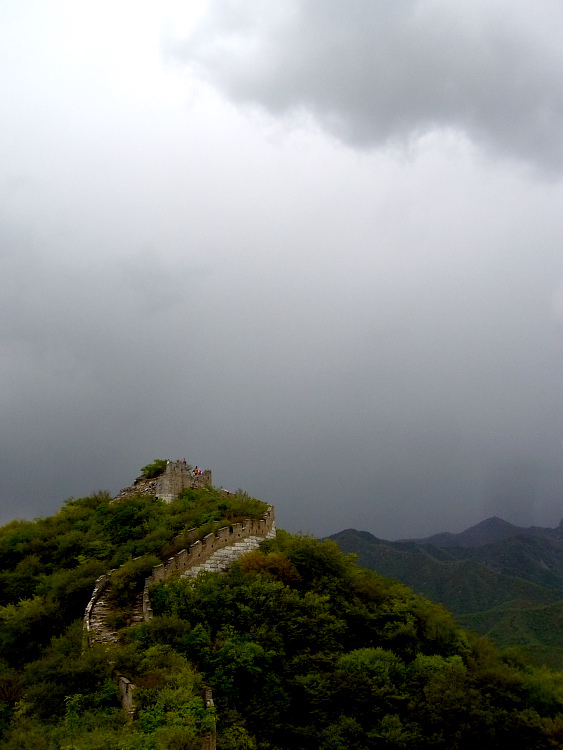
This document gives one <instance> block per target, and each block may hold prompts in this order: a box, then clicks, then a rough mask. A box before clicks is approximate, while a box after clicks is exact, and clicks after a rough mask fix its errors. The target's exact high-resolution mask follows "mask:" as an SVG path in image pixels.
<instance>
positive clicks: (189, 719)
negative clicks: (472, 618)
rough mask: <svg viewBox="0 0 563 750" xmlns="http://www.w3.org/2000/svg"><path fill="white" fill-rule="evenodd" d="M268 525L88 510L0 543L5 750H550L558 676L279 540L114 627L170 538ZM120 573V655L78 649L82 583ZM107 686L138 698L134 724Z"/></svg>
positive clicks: (174, 508)
mask: <svg viewBox="0 0 563 750" xmlns="http://www.w3.org/2000/svg"><path fill="white" fill-rule="evenodd" d="M264 508H265V505H264V504H263V503H260V502H259V501H257V500H255V499H253V498H250V497H248V495H246V494H245V493H243V492H239V493H237V494H236V495H233V496H231V497H230V498H225V496H224V494H222V493H221V492H220V491H217V490H215V489H213V488H212V487H207V488H205V489H198V490H186V491H185V492H183V493H182V494H181V496H180V497H179V498H178V500H176V501H174V502H172V503H170V504H169V505H165V504H163V503H161V502H159V501H157V500H156V499H155V498H154V497H151V496H142V495H135V494H132V495H128V496H126V497H124V498H123V499H120V500H118V501H112V500H111V498H109V496H108V495H107V494H104V493H98V494H96V495H93V496H91V497H86V498H80V499H77V500H71V501H68V502H67V503H66V504H65V506H64V507H63V508H62V510H61V511H60V512H59V513H58V514H57V515H55V516H53V517H51V518H47V519H39V520H37V521H33V522H28V521H25V522H24V521H15V522H13V523H11V524H8V525H7V526H5V527H3V528H2V529H1V530H0V570H1V573H0V575H1V576H2V578H1V581H2V588H1V591H2V597H3V599H2V602H1V606H0V732H1V739H0V747H2V750H28V749H29V750H60V749H61V748H69V749H70V748H75V749H76V750H102V749H103V750H200V748H201V747H202V736H203V735H205V734H206V733H207V732H209V730H210V729H212V728H213V725H215V722H216V729H217V743H218V744H217V746H218V748H219V750H239V749H240V750H243V748H246V749H247V750H248V749H250V750H252V749H253V748H254V749H256V750H295V749H301V748H302V749H303V750H305V749H306V750H313V749H315V750H318V749H320V750H358V749H359V748H365V750H371V749H372V748H373V749H374V750H375V749H376V748H377V749H379V748H409V749H410V748H414V749H416V748H420V749H421V750H422V749H425V748H443V749H444V750H456V749H458V748H459V749H460V750H461V749H462V748H467V749H468V750H469V748H474V747H475V746H476V745H478V746H480V747H482V748H485V749H486V748H491V749H492V748H501V747H502V748H505V747H511V748H517V749H520V748H521V749H522V750H523V749H524V748H529V749H530V750H531V749H532V748H534V750H535V749H536V748H540V749H541V748H560V747H562V746H563V675H561V674H560V673H555V672H549V671H547V670H545V669H536V668H533V667H531V666H529V665H527V664H526V663H525V660H523V659H522V658H521V657H520V656H519V655H518V653H517V652H515V651H513V650H512V651H508V652H505V653H500V652H499V651H497V650H496V649H495V648H494V647H493V646H492V645H491V644H490V643H489V642H488V641H487V640H484V639H481V638H479V637H476V636H472V635H470V634H467V633H465V632H464V631H463V630H461V629H460V628H459V627H458V626H457V625H456V624H455V623H454V621H453V619H452V617H451V616H450V615H449V614H448V612H447V611H446V610H444V609H443V608H442V607H440V606H438V605H436V604H433V603H431V602H430V601H429V600H427V599H424V598H422V597H420V596H417V595H416V594H414V593H413V591H412V590H411V589H409V588H407V587H406V586H404V585H402V584H399V583H396V582H392V581H389V580H386V579H384V578H382V577H381V576H379V575H378V574H376V573H374V572H372V571H368V570H366V569H363V568H360V567H358V566H357V565H356V563H355V561H354V559H353V558H352V557H350V556H346V555H345V554H343V553H342V552H341V551H340V550H339V549H338V547H337V546H336V544H335V543H334V542H332V541H324V542H321V541H318V540H315V539H313V538H310V537H303V536H292V535H289V534H287V533H285V532H278V534H277V537H276V538H275V539H272V540H268V541H265V542H263V543H262V545H261V548H260V549H259V550H257V551H254V552H251V553H249V554H247V555H246V556H244V557H242V558H241V559H240V560H239V562H236V563H234V564H233V565H232V567H231V569H230V570H229V571H228V572H227V573H223V574H219V573H200V574H199V575H198V576H197V577H195V578H185V577H184V578H182V577H179V576H176V577H175V576H172V577H171V578H169V579H167V580H166V581H163V582H161V583H159V584H157V585H156V586H154V587H153V589H152V591H151V598H152V606H153V609H154V612H155V616H154V618H153V619H152V620H151V621H150V622H145V623H141V624H135V625H131V624H130V623H129V621H128V617H127V613H128V606H129V604H130V601H131V596H132V595H134V594H135V592H136V591H138V588H139V581H141V582H142V579H143V576H144V574H145V572H146V570H148V569H150V566H151V565H152V564H153V562H154V560H155V559H156V560H160V559H166V558H167V557H168V556H169V555H170V554H171V553H172V552H174V551H176V549H175V548H176V546H177V545H178V544H179V543H180V541H179V539H181V537H180V538H178V534H180V533H181V532H182V531H183V530H184V529H186V528H188V527H193V526H194V525H195V526H198V527H199V528H200V532H201V534H202V535H203V534H206V533H208V532H209V531H210V529H214V528H216V527H218V526H219V525H223V526H224V525H225V524H232V523H237V522H238V520H239V519H241V518H244V517H255V518H258V517H260V516H261V515H262V513H263V512H264ZM139 556H140V557H139ZM136 557H137V558H139V559H137V560H134V558H136ZM121 564H122V565H123V567H122V568H121V571H120V576H119V577H118V578H117V579H116V580H118V581H119V586H120V590H119V591H118V592H117V593H118V594H119V596H116V597H115V602H114V604H115V608H116V615H115V621H116V627H117V628H118V635H119V639H118V642H117V643H115V644H112V645H110V646H94V647H88V646H86V645H85V641H84V638H83V632H82V619H81V618H82V615H83V612H84V608H85V606H86V604H87V602H88V600H89V597H90V595H91V591H92V587H93V584H94V580H95V578H96V577H97V576H98V575H99V573H100V572H104V571H106V570H107V569H108V568H110V567H116V566H118V565H121ZM116 673H121V674H124V675H126V676H127V677H128V678H129V679H130V680H131V681H132V682H133V683H134V684H135V688H134V700H135V704H136V713H135V716H134V717H133V718H132V719H131V718H129V717H128V716H127V715H126V714H125V712H124V711H123V709H122V708H121V707H120V704H119V701H118V698H117V692H116V686H115V675H116ZM204 686H209V687H211V688H212V690H213V698H214V701H215V707H216V709H215V710H216V712H215V713H214V712H212V711H209V710H207V709H206V706H205V702H204V697H203V696H204V692H203V688H204Z"/></svg>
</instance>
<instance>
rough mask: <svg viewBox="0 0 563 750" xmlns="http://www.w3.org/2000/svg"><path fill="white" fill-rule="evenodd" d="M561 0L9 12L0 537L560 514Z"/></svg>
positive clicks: (3, 130)
mask: <svg viewBox="0 0 563 750" xmlns="http://www.w3.org/2000/svg"><path fill="white" fill-rule="evenodd" d="M562 34H563V5H562V4H561V3H560V2H559V1H558V0H535V1H534V2H533V3H532V2H530V0H527V1H526V2H524V0H474V2H472V3H466V2H461V0H457V1H455V2H452V0H403V1H402V2H391V0H347V2H343V0H338V2H337V1H336V0H323V2H318V0H284V2H279V3H272V2H269V0H209V2H207V3H206V2H204V1H198V2H196V1H195V0H194V1H193V2H190V0H185V1H184V2H176V1H174V2H173V1H172V0H169V2H162V0H160V1H159V2H156V0H135V2H133V1H132V0H112V1H111V2H110V1H109V0H97V1H96V2H95V3H86V2H80V3H77V2H73V1H72V0H49V1H48V2H47V0H35V1H34V0H3V2H2V3H0V107H1V113H0V279H1V294H0V311H1V312H0V382H1V389H0V409H1V411H0V438H1V451H0V522H2V523H5V522H7V521H9V520H11V519H12V518H16V517H24V518H32V517H35V516H38V515H48V514H51V513H52V512H54V511H55V510H57V509H58V508H59V507H60V505H61V503H62V501H63V500H64V499H65V498H67V497H69V496H75V497H78V496H81V495H85V494H88V493H90V492H92V491H95V490H98V489H109V490H110V491H112V492H114V493H116V492H117V491H118V490H119V489H120V488H121V487H123V486H125V485H127V484H129V483H130V482H131V481H132V480H133V478H134V477H135V476H137V475H138V474H139V469H140V468H141V467H142V466H143V465H144V464H146V463H148V462H149V461H151V460H152V459H154V458H157V457H168V458H172V459H175V458H184V457H185V458H187V460H188V461H189V462H190V463H193V464H198V465H200V466H204V467H209V468H211V469H212V470H213V473H214V482H215V484H217V485H222V486H224V487H226V488H228V489H232V490H234V489H236V488H237V487H242V488H244V489H245V490H247V491H248V492H250V493H252V494H254V495H256V496H258V497H260V498H262V499H264V500H268V501H270V502H272V503H274V504H275V506H276V509H277V517H278V522H279V525H281V526H282V527H285V528H287V529H289V530H291V531H296V530H303V531H308V532H312V533H315V534H318V535H324V534H330V533H333V532H336V531H339V530H341V529H343V528H347V527H356V528H360V529H366V530H368V531H371V532H372V533H374V534H375V535H376V536H379V537H384V538H391V539H392V538H397V537H406V536H424V535H427V534H431V533H434V532H438V531H445V530H448V531H460V530H462V529H463V528H465V527H467V526H469V525H471V524H473V523H476V522H478V521H480V520H482V519H483V518H486V517H488V516H491V515H499V516H501V517H503V518H505V519H506V520H508V521H511V522H513V523H518V524H522V525H530V524H537V525H542V526H555V525H557V524H558V523H559V521H560V519H561V517H562V516H563V442H562V441H563V247H562V238H563V200H562V199H563V182H562V180H563V46H562V45H561V37H562Z"/></svg>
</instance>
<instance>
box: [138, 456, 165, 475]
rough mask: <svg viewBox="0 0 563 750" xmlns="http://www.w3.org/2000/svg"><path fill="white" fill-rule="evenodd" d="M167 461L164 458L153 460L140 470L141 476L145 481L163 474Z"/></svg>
mask: <svg viewBox="0 0 563 750" xmlns="http://www.w3.org/2000/svg"><path fill="white" fill-rule="evenodd" d="M167 463H168V461H167V460H166V459H165V458H155V460H154V461H153V462H152V464H147V465H146V466H143V468H142V469H141V475H142V476H143V477H144V478H145V479H154V478H155V477H158V476H160V475H161V474H164V472H165V470H166V464H167Z"/></svg>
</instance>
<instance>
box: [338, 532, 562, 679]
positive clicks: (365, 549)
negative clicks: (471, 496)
mask: <svg viewBox="0 0 563 750" xmlns="http://www.w3.org/2000/svg"><path fill="white" fill-rule="evenodd" d="M330 538H331V539H333V540H334V541H335V542H337V544H338V546H339V547H340V548H341V549H342V550H343V551H344V552H348V553H349V552H353V553H355V554H356V555H357V556H358V562H359V563H360V565H363V566H364V567H366V568H370V569H372V570H375V571H377V572H378V573H381V575H384V576H388V577H391V578H395V579H396V580H399V581H402V582H403V583H405V584H407V585H408V586H411V587H412V588H413V589H414V590H415V591H416V592H417V593H420V594H423V595H425V596H427V597H428V598H429V599H431V600H433V601H435V602H440V603H441V604H443V605H444V606H445V607H447V609H449V610H451V611H452V612H453V613H454V614H455V615H456V618H457V620H458V622H459V623H460V625H463V627H466V628H469V629H471V630H475V631H476V632H478V633H481V634H483V635H487V636H488V637H490V638H491V639H492V640H494V641H495V642H496V643H497V644H498V645H500V646H512V645H516V646H519V647H521V648H522V650H524V651H525V652H526V653H527V654H528V655H529V657H530V658H531V659H532V660H533V661H534V662H535V663H548V664H549V665H550V666H553V667H557V668H563V521H562V522H561V523H560V524H559V526H557V527H556V528H555V529H547V528H540V527H537V526H532V527H530V528H523V527H520V526H515V525H513V524H511V523H508V522H507V521H503V520H502V519H501V518H497V517H493V518H488V519H487V520H485V521H482V522H481V523H478V524H477V525H476V526H472V527H471V528H469V529H466V530H465V531H462V532H461V533H459V534H451V533H441V534H434V535H433V536H431V537H428V538H426V539H402V540H399V541H396V542H389V541H386V540H384V539H378V538H377V537H375V536H374V535H373V534H370V533H369V532H368V531H357V530H356V529H346V530H345V531H340V532H338V533H337V534H333V535H332V536H331V537H330Z"/></svg>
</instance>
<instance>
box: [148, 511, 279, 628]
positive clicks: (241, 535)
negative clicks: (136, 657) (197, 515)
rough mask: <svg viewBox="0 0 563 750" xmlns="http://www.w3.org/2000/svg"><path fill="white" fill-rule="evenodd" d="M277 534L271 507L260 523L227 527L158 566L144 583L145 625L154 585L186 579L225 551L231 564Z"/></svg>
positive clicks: (254, 520)
mask: <svg viewBox="0 0 563 750" xmlns="http://www.w3.org/2000/svg"><path fill="white" fill-rule="evenodd" d="M193 532H197V529H190V530H189V531H188V532H186V533H187V534H188V535H189V534H190V533H193ZM275 532H276V524H275V514H274V507H273V506H272V505H270V506H269V508H268V510H267V511H266V513H265V514H264V515H263V516H262V518H261V519H260V520H256V519H252V518H247V519H246V520H245V521H244V524H242V523H234V524H233V525H232V526H225V527H223V528H222V529H219V530H218V531H217V533H216V534H207V536H204V537H203V539H199V540H198V541H196V542H194V543H193V544H191V545H190V546H189V547H188V548H187V549H183V550H180V552H178V553H177V554H176V555H173V556H172V557H171V558H169V559H168V560H167V561H166V562H164V563H161V564H160V565H155V567H154V568H153V569H152V574H151V575H150V576H149V577H148V578H147V579H146V580H145V586H144V589H143V619H144V620H145V622H146V621H148V620H150V619H151V618H152V607H151V603H150V595H149V592H150V587H151V586H152V585H154V584H155V583H159V582H160V581H164V580H166V579H167V578H169V577H170V576H171V575H172V574H173V573H180V574H183V575H186V574H187V573H188V571H189V570H190V569H191V568H195V567H197V568H200V566H203V565H204V564H205V563H206V562H207V561H208V560H209V558H210V557H211V556H212V555H214V554H215V553H216V552H218V551H219V550H222V549H226V548H229V550H230V551H231V553H232V554H231V555H230V557H229V558H228V559H229V562H232V561H233V560H236V558H237V557H240V555H241V554H244V552H247V551H248V550H249V549H251V548H252V547H257V546H258V543H259V542H261V541H263V540H264V539H267V538H269V537H272V536H274V535H275ZM243 540H248V541H250V544H248V545H240V544H239V543H240V542H242V541H243Z"/></svg>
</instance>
